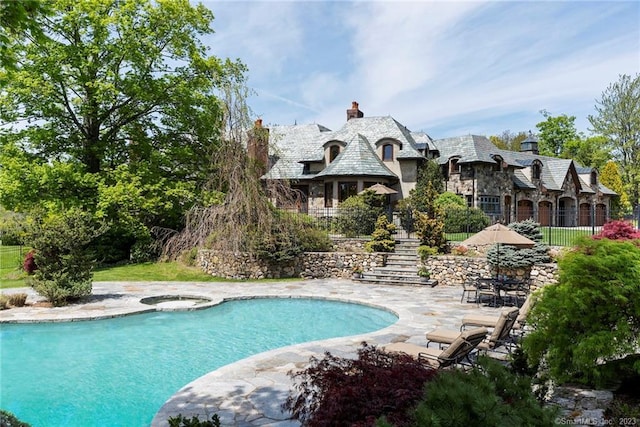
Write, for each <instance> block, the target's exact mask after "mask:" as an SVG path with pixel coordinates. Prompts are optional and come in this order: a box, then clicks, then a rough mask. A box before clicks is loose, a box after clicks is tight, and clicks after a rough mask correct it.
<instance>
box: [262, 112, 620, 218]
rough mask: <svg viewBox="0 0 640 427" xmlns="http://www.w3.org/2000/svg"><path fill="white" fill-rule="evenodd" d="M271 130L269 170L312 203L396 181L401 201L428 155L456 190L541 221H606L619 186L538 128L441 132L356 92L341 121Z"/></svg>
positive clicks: (311, 207) (306, 206)
mask: <svg viewBox="0 0 640 427" xmlns="http://www.w3.org/2000/svg"><path fill="white" fill-rule="evenodd" d="M261 123H262V122H261V120H259V121H257V122H256V126H258V127H261ZM268 135H269V136H268V147H265V146H264V144H263V145H262V146H260V143H259V142H256V140H255V139H254V140H253V142H251V141H250V144H249V151H250V153H252V155H254V156H256V157H258V158H261V160H262V161H263V162H264V164H265V165H266V166H265V171H266V172H265V174H264V175H263V177H262V178H263V179H264V180H282V181H288V182H289V184H290V185H291V186H292V187H293V188H295V189H296V190H298V191H299V193H300V194H301V195H302V197H301V203H300V205H299V209H300V210H301V211H304V212H322V211H323V210H324V211H325V214H327V215H331V209H332V208H335V207H337V206H338V205H339V203H340V202H342V201H344V200H345V199H346V198H348V197H349V196H352V195H354V194H357V193H359V192H360V191H362V190H364V189H366V188H368V187H370V186H372V185H374V184H377V183H380V184H384V185H385V186H387V187H389V188H391V189H393V190H395V191H396V193H395V194H393V195H391V196H390V201H391V203H392V204H393V203H394V202H396V201H397V200H400V199H402V198H404V197H407V196H408V195H409V192H410V191H411V190H412V189H413V188H415V185H416V180H417V171H418V168H419V167H420V165H421V164H423V163H424V162H425V161H427V160H428V159H433V160H434V161H436V162H437V163H438V164H440V165H441V168H442V172H443V176H444V181H445V182H444V184H445V188H446V190H447V191H451V192H453V193H456V194H458V195H460V196H461V197H463V198H464V199H465V200H466V202H467V205H468V206H472V207H478V208H480V209H482V210H483V211H484V212H485V213H486V214H488V215H489V216H490V217H492V219H493V220H494V221H501V222H504V223H509V222H512V221H520V220H524V219H527V218H533V219H534V220H536V221H538V222H540V223H541V224H542V225H556V226H567V227H570V226H586V225H601V224H603V223H604V221H605V220H606V218H607V217H608V215H609V208H610V201H611V198H612V197H615V196H616V193H615V192H613V191H612V190H610V189H608V188H606V187H605V186H603V185H602V184H601V183H600V182H599V180H598V172H597V171H596V170H594V169H591V168H584V167H581V166H580V165H578V164H577V163H576V162H575V161H573V160H571V159H558V158H553V157H546V156H540V155H538V151H537V141H536V140H535V139H534V138H532V137H530V138H529V139H527V140H526V141H524V142H523V143H522V150H521V151H520V152H514V151H507V150H501V149H498V148H497V147H496V146H495V145H493V144H492V143H491V142H490V141H489V140H488V139H487V138H486V137H484V136H477V135H466V136H461V137H453V138H444V139H438V140H433V139H432V138H430V137H429V135H427V134H426V133H424V132H412V131H410V130H409V129H407V128H406V126H404V125H402V124H401V123H399V122H398V121H396V120H395V119H393V118H392V117H390V116H383V117H365V116H364V114H363V113H362V111H360V109H359V107H358V103H356V102H354V103H353V104H352V106H351V108H350V109H347V120H346V122H345V124H344V125H343V126H342V127H341V128H340V129H338V130H336V131H332V130H330V129H328V128H326V127H324V126H322V125H318V124H309V125H292V126H274V127H272V128H270V129H269V132H268ZM267 156H268V158H267Z"/></svg>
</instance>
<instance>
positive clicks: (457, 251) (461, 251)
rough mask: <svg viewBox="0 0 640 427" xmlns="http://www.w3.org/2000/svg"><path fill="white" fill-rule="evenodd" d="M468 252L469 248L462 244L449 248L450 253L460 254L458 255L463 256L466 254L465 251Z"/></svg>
mask: <svg viewBox="0 0 640 427" xmlns="http://www.w3.org/2000/svg"><path fill="white" fill-rule="evenodd" d="M468 252H469V248H468V247H466V246H464V245H458V246H454V247H453V248H452V249H451V253H452V254H453V255H460V256H464V255H467V253H468Z"/></svg>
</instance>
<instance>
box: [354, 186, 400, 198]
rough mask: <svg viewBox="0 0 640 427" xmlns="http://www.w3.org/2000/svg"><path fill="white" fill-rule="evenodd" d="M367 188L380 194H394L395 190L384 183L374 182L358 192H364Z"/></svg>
mask: <svg viewBox="0 0 640 427" xmlns="http://www.w3.org/2000/svg"><path fill="white" fill-rule="evenodd" d="M367 190H371V191H373V192H374V193H376V194H382V195H386V194H396V193H397V191H396V190H394V189H393V188H389V187H387V186H386V185H384V184H374V185H372V186H371V187H369V188H365V189H364V190H362V191H361V192H360V193H359V194H362V193H364V192H365V191H367Z"/></svg>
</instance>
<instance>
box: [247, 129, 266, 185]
mask: <svg viewBox="0 0 640 427" xmlns="http://www.w3.org/2000/svg"><path fill="white" fill-rule="evenodd" d="M247 155H248V156H249V158H250V159H252V160H253V161H255V162H256V165H257V167H258V170H259V173H260V176H262V175H264V174H265V173H267V167H268V165H269V129H268V128H265V127H262V119H258V120H256V121H255V123H254V125H253V129H251V130H250V131H249V140H248V142H247Z"/></svg>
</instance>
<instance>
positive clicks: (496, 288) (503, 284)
mask: <svg viewBox="0 0 640 427" xmlns="http://www.w3.org/2000/svg"><path fill="white" fill-rule="evenodd" d="M477 281H478V289H481V288H485V289H486V288H487V287H489V288H490V289H491V290H492V291H493V301H494V305H497V304H498V302H499V303H500V304H501V305H504V298H503V296H502V293H503V292H505V291H511V290H514V289H517V288H518V287H519V286H521V285H522V284H523V282H522V280H519V279H514V278H510V277H480V278H478V279H477Z"/></svg>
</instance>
